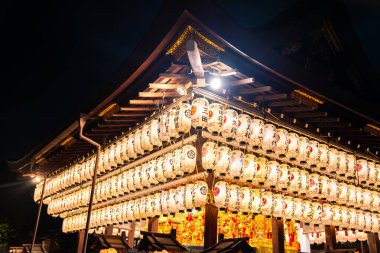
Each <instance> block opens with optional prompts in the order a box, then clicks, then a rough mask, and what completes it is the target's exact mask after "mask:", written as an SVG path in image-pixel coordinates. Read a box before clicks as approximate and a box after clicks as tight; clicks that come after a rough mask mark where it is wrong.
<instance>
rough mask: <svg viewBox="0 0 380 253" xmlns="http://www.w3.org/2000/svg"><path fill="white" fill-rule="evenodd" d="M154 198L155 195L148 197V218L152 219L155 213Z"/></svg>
mask: <svg viewBox="0 0 380 253" xmlns="http://www.w3.org/2000/svg"><path fill="white" fill-rule="evenodd" d="M153 197H154V195H148V196H147V197H146V205H145V207H146V217H148V218H152V217H154V212H153Z"/></svg>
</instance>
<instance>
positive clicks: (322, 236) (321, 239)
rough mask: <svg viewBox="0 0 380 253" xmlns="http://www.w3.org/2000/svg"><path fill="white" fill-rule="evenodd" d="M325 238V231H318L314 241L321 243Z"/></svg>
mask: <svg viewBox="0 0 380 253" xmlns="http://www.w3.org/2000/svg"><path fill="white" fill-rule="evenodd" d="M325 239H326V235H325V232H322V233H318V236H317V237H316V238H315V243H316V244H322V243H324V242H325Z"/></svg>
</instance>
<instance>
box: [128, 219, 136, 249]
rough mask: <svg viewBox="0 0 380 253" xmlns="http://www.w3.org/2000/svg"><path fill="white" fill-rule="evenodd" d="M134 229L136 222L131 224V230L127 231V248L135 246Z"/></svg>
mask: <svg viewBox="0 0 380 253" xmlns="http://www.w3.org/2000/svg"><path fill="white" fill-rule="evenodd" d="M135 228H136V221H132V222H131V228H130V229H129V231H128V246H129V247H130V248H133V247H134V246H135Z"/></svg>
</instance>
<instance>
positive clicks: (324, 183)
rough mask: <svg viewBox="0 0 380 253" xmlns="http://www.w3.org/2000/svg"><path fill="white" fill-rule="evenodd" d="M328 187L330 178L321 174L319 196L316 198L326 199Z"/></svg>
mask: <svg viewBox="0 0 380 253" xmlns="http://www.w3.org/2000/svg"><path fill="white" fill-rule="evenodd" d="M329 189H330V179H329V178H328V177H326V176H321V177H320V178H319V196H318V198H320V199H322V200H326V199H327V197H328V196H329Z"/></svg>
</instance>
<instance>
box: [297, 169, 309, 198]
mask: <svg viewBox="0 0 380 253" xmlns="http://www.w3.org/2000/svg"><path fill="white" fill-rule="evenodd" d="M309 177H310V174H309V172H307V171H306V170H300V179H301V180H300V186H299V193H300V194H301V196H305V195H306V194H307V193H308V192H309V182H310V179H309Z"/></svg>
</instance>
